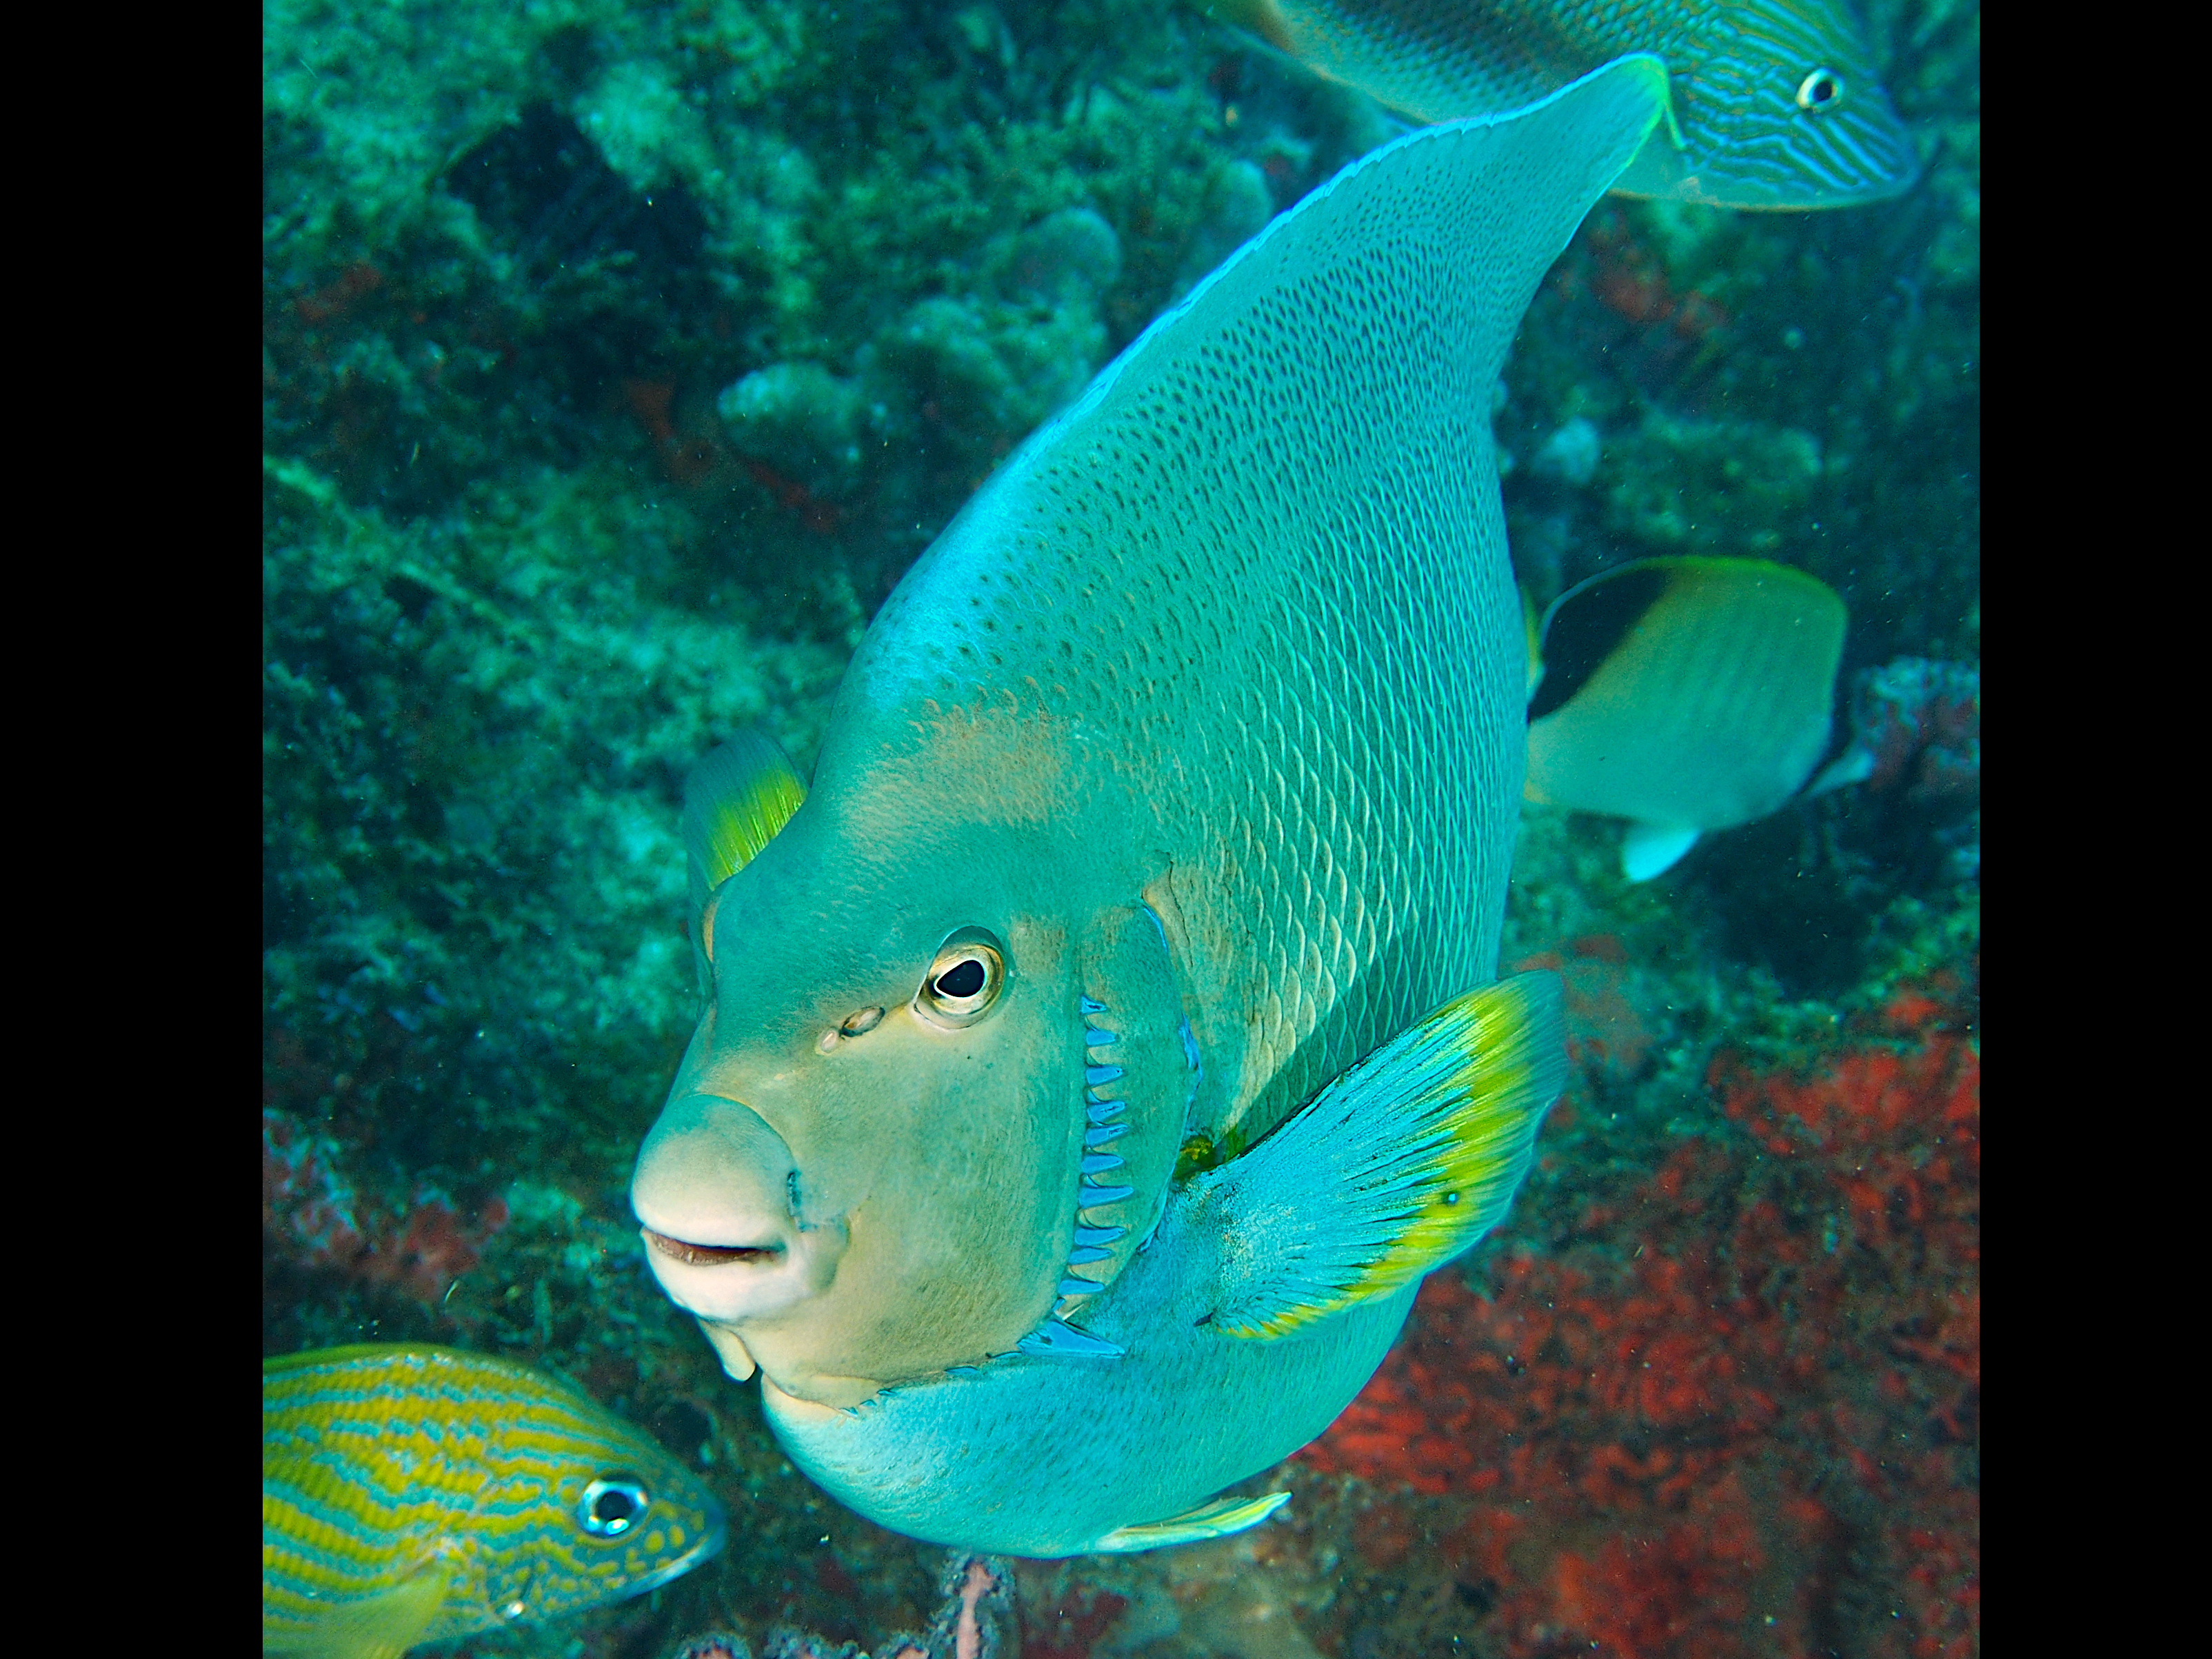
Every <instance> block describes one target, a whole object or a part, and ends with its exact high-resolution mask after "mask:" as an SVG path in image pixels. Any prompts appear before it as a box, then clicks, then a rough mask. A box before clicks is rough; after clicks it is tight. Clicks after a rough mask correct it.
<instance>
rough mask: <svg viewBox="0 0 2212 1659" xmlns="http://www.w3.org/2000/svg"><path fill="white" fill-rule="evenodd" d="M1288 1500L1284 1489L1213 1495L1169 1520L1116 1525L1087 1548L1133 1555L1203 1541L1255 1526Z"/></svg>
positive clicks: (1099, 1552)
mask: <svg viewBox="0 0 2212 1659" xmlns="http://www.w3.org/2000/svg"><path fill="white" fill-rule="evenodd" d="M1290 1501H1291V1495H1290V1493H1288V1492H1269V1493H1268V1494H1267V1496H1266V1497H1264V1498H1214V1499H1213V1500H1212V1502H1211V1503H1206V1504H1200V1505H1199V1506H1198V1507H1197V1508H1196V1509H1194V1510H1185V1511H1184V1512H1183V1513H1182V1514H1181V1515H1178V1516H1175V1517H1174V1518H1173V1519H1172V1520H1168V1521H1147V1522H1145V1523H1144V1524H1143V1525H1142V1526H1137V1527H1116V1528H1114V1530H1113V1531H1111V1532H1109V1533H1108V1534H1106V1535H1105V1536H1104V1537H1103V1538H1102V1539H1100V1540H1099V1541H1097V1543H1096V1544H1093V1545H1092V1546H1091V1549H1092V1550H1093V1551H1094V1552H1095V1553H1098V1554H1101V1555H1133V1554H1134V1553H1136V1552H1138V1551H1139V1550H1158V1549H1165V1548H1167V1547H1169V1546H1170V1545H1174V1544H1203V1543H1205V1542H1206V1541H1208V1540H1210V1539H1215V1538H1226V1537H1228V1536H1229V1535H1230V1534H1231V1533H1238V1532H1243V1530H1244V1529H1245V1528H1247V1527H1256V1526H1258V1525H1259V1524H1260V1523H1261V1522H1262V1521H1265V1520H1266V1519H1267V1517H1268V1516H1271V1515H1273V1513H1274V1512H1275V1511H1276V1510H1279V1509H1280V1508H1282V1507H1283V1505H1284V1504H1287V1503H1289V1502H1290Z"/></svg>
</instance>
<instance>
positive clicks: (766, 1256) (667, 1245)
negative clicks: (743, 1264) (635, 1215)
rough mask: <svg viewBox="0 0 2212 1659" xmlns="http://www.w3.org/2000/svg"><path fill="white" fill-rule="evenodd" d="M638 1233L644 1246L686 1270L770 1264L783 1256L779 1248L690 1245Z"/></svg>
mask: <svg viewBox="0 0 2212 1659" xmlns="http://www.w3.org/2000/svg"><path fill="white" fill-rule="evenodd" d="M638 1231H640V1232H641V1233H643V1234H644V1235H645V1242H646V1243H647V1244H649V1245H651V1246H652V1247H653V1249H656V1250H658V1251H659V1252H660V1254H661V1255H665V1256H666V1257H667V1258H668V1259H669V1260H670V1261H681V1262H682V1263H684V1266H685V1267H723V1266H726V1265H727V1264H728V1263H730V1262H732V1261H757V1262H769V1261H775V1259H776V1258H777V1257H779V1256H781V1255H782V1254H783V1246H781V1244H694V1243H690V1241H689V1240H688V1239H682V1238H671V1237H669V1236H668V1235H667V1234H666V1233H657V1232H655V1231H653V1229H652V1228H650V1227H641V1228H639V1229H638Z"/></svg>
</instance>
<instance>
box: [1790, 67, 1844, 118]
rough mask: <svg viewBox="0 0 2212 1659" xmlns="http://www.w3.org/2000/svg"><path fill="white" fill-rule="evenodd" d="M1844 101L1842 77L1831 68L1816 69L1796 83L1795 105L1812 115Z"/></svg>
mask: <svg viewBox="0 0 2212 1659" xmlns="http://www.w3.org/2000/svg"><path fill="white" fill-rule="evenodd" d="M1843 101H1844V77H1843V76H1840V75H1838V74H1837V73H1836V72H1835V70H1832V69H1816V70H1813V71H1812V72H1811V73H1810V74H1808V75H1807V76H1806V77H1805V78H1804V79H1803V80H1802V81H1800V82H1798V83H1797V107H1798V108H1799V109H1802V110H1807V111H1809V112H1812V113H1813V114H1814V115H1818V114H1820V112H1822V111H1823V110H1831V109H1833V108H1835V106H1837V105H1838V104H1840V103H1842V102H1843Z"/></svg>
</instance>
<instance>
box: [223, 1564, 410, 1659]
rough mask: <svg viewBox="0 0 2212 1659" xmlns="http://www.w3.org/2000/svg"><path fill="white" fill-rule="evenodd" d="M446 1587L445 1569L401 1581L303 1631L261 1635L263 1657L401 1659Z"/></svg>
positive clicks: (341, 1604) (334, 1609)
mask: <svg viewBox="0 0 2212 1659" xmlns="http://www.w3.org/2000/svg"><path fill="white" fill-rule="evenodd" d="M449 1588H450V1585H449V1583H448V1580H447V1575H446V1573H445V1571H444V1570H443V1569H439V1568H434V1569H431V1570H430V1571H424V1572H418V1573H416V1574H415V1575H414V1576H413V1577H410V1578H406V1579H403V1580H402V1581H401V1582H400V1583H397V1584H394V1585H393V1586H392V1588H391V1589H386V1590H380V1591H378V1592H377V1593H376V1594H375V1595H370V1596H366V1597H364V1598H362V1600H360V1601H343V1602H339V1603H337V1605H335V1606H333V1607H331V1608H330V1609H329V1611H328V1612H327V1613H323V1614H322V1615H321V1616H319V1617H318V1618H316V1619H315V1620H313V1623H312V1624H310V1625H308V1626H306V1627H304V1628H297V1629H289V1630H288V1629H281V1628H280V1629H277V1630H271V1629H270V1628H269V1626H268V1624H267V1622H266V1621H265V1620H264V1623H263V1626H262V1631H261V1651H262V1653H263V1655H264V1656H270V1655H276V1654H283V1655H285V1656H287V1659H399V1656H400V1655H401V1654H403V1653H404V1652H406V1651H407V1650H408V1649H410V1648H411V1647H413V1646H414V1645H415V1644H416V1643H418V1642H420V1641H421V1640H422V1633H423V1632H425V1631H427V1630H428V1629H429V1628H430V1621H431V1620H434V1619H435V1618H436V1617H437V1616H438V1609H439V1608H440V1607H443V1606H444V1605H445V1604H446V1592H447V1589H449Z"/></svg>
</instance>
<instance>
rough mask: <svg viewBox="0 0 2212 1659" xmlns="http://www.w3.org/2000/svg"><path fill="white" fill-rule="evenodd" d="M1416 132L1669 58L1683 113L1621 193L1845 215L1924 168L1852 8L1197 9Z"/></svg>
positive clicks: (1827, 0)
mask: <svg viewBox="0 0 2212 1659" xmlns="http://www.w3.org/2000/svg"><path fill="white" fill-rule="evenodd" d="M1200 8H1201V9H1205V10H1208V11H1210V12H1211V13H1212V15H1215V16H1217V17H1219V18H1221V19H1222V20H1223V21H1225V22H1229V23H1232V24H1235V25H1236V26H1237V27H1241V28H1243V29H1246V30H1248V31H1249V32H1250V33H1253V34H1255V35H1257V36H1259V37H1260V38H1261V40H1265V41H1267V43H1268V44H1269V45H1270V46H1273V47H1275V48H1276V49H1277V50H1279V51H1280V52H1285V53H1287V54H1288V55H1290V56H1291V57H1292V58H1297V60H1298V61H1299V62H1300V63H1302V64H1305V65H1306V67H1308V68H1309V69H1310V70H1314V71H1315V72H1316V73H1317V74H1320V75H1323V76H1328V78H1329V79H1331V80H1334V81H1342V82H1346V83H1348V84H1350V85H1352V86H1355V87H1358V88H1360V89H1361V90H1362V91H1364V92H1366V93H1369V94H1372V95H1373V96H1374V97H1375V98H1376V99H1378V100H1381V101H1382V102H1383V103H1385V104H1388V105H1389V106H1391V107H1392V108H1394V109H1396V110H1399V111H1401V112H1403V113H1404V114H1406V115H1408V116H1410V117H1412V118H1414V119H1415V120H1419V121H1449V120H1454V119H1456V118H1461V117H1463V116H1469V115H1486V114H1492V113H1496V112H1501V111H1504V110H1510V109H1518V108H1520V107H1522V106H1524V105H1527V104H1530V103H1533V102H1534V101H1535V100H1537V99H1539V98H1541V97H1542V96H1543V95H1544V94H1547V93H1549V92H1553V91H1555V90H1557V89H1558V88H1560V87H1563V86H1565V85H1566V84H1567V83H1568V82H1571V81H1572V80H1574V79H1576V78H1577V76H1583V75H1586V74H1588V73H1589V71H1590V70H1594V69H1595V68H1596V67H1597V66H1598V65H1599V64H1604V63H1607V62H1609V61H1611V60H1612V59H1613V58H1618V57H1620V56H1621V55H1622V54H1623V53H1625V52H1652V53H1654V54H1656V55H1657V56H1658V57H1660V58H1663V59H1665V60H1666V64H1667V68H1668V81H1669V83H1670V84H1669V91H1670V94H1671V96H1672V104H1673V109H1672V119H1671V120H1670V122H1669V123H1668V125H1665V126H1663V127H1662V128H1661V129H1660V130H1659V131H1656V132H1655V133H1653V134H1652V136H1651V138H1650V142H1649V143H1647V144H1645V146H1644V150H1643V152H1642V153H1641V154H1640V155H1638V156H1637V158H1636V159H1635V161H1632V162H1631V163H1630V164H1629V167H1628V168H1627V171H1626V172H1625V173H1622V174H1621V176H1620V179H1617V180H1616V181H1615V182H1614V185H1613V188H1614V189H1615V190H1617V191H1621V192H1622V193H1623V194H1625V195H1630V196H1661V197H1672V198H1674V199H1675V200H1678V201H1685V202H1703V203H1705V204H1710V205H1711V206H1715V207H1729V208H1767V209H1775V208H1823V207H1847V206H1850V205H1851V204H1854V203H1859V202H1870V201H1876V200H1879V199H1881V197H1886V196H1893V195H1895V194H1896V193H1897V192H1898V191H1901V190H1903V189H1905V186H1907V185H1910V184H1911V182H1912V180H1913V179H1914V178H1915V177H1916V176H1917V173H1918V172H1919V163H1918V161H1917V158H1916V157H1915V156H1914V155H1913V150H1912V143H1911V138H1910V137H1909V136H1908V135H1907V134H1906V132H1905V126H1904V124H1903V123H1902V122H1900V121H1899V119H1898V118H1897V112H1896V111H1895V110H1894V109H1893V108H1892V107H1891V106H1890V102H1889V99H1888V96H1887V94H1885V93H1884V92H1883V91H1882V88H1881V82H1880V81H1879V79H1878V78H1877V77H1876V76H1875V69H1874V63H1873V59H1872V54H1871V53H1870V52H1869V51H1868V49H1867V46H1866V40H1865V37H1864V35H1863V33H1862V32H1861V31H1860V29H1859V28H1858V27H1857V23H1856V21H1855V20H1854V19H1853V18H1852V16H1851V15H1850V12H1849V11H1848V10H1846V9H1845V8H1844V3H1843V0H1200Z"/></svg>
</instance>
